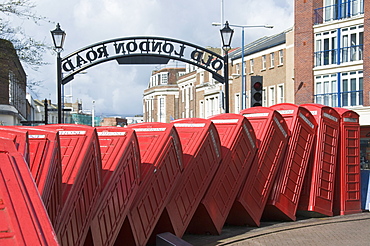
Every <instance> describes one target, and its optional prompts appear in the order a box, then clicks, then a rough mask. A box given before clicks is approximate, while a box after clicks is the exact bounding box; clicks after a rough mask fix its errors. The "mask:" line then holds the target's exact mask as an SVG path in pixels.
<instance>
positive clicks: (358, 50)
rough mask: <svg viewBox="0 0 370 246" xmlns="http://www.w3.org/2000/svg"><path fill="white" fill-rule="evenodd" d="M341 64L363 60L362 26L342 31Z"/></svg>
mask: <svg viewBox="0 0 370 246" xmlns="http://www.w3.org/2000/svg"><path fill="white" fill-rule="evenodd" d="M341 33H342V38H341V40H342V47H341V62H352V61H359V60H363V44H364V32H363V25H360V26H358V28H357V27H354V28H350V29H348V28H344V29H342V32H341Z"/></svg>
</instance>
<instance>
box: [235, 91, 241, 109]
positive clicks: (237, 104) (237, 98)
mask: <svg viewBox="0 0 370 246" xmlns="http://www.w3.org/2000/svg"><path fill="white" fill-rule="evenodd" d="M240 99H241V97H240V94H239V93H236V94H235V111H234V112H235V113H236V114H237V113H239V112H240V110H241V107H240V105H241V101H240Z"/></svg>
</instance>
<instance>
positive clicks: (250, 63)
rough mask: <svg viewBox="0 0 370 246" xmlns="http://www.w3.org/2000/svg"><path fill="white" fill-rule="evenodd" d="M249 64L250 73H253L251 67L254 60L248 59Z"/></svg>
mask: <svg viewBox="0 0 370 246" xmlns="http://www.w3.org/2000/svg"><path fill="white" fill-rule="evenodd" d="M249 66H250V70H251V71H250V73H254V72H253V71H254V70H253V68H254V60H253V59H250V61H249Z"/></svg>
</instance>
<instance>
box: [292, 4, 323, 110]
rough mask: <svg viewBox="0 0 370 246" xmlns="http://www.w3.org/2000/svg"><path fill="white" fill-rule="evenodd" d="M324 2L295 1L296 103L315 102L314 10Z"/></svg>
mask: <svg viewBox="0 0 370 246" xmlns="http://www.w3.org/2000/svg"><path fill="white" fill-rule="evenodd" d="M322 3H323V1H322V0H295V9H294V11H295V13H294V16H295V17H294V21H295V26H294V32H295V33H294V36H295V38H294V63H295V64H294V66H295V70H294V85H295V86H294V87H295V103H296V104H303V103H312V102H314V97H313V95H314V78H313V71H312V69H313V66H314V35H313V24H314V22H313V21H314V9H316V8H319V7H322Z"/></svg>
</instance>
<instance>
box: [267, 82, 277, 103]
mask: <svg viewBox="0 0 370 246" xmlns="http://www.w3.org/2000/svg"><path fill="white" fill-rule="evenodd" d="M268 98H269V106H272V105H275V104H276V102H275V86H270V87H269V95H268Z"/></svg>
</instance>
